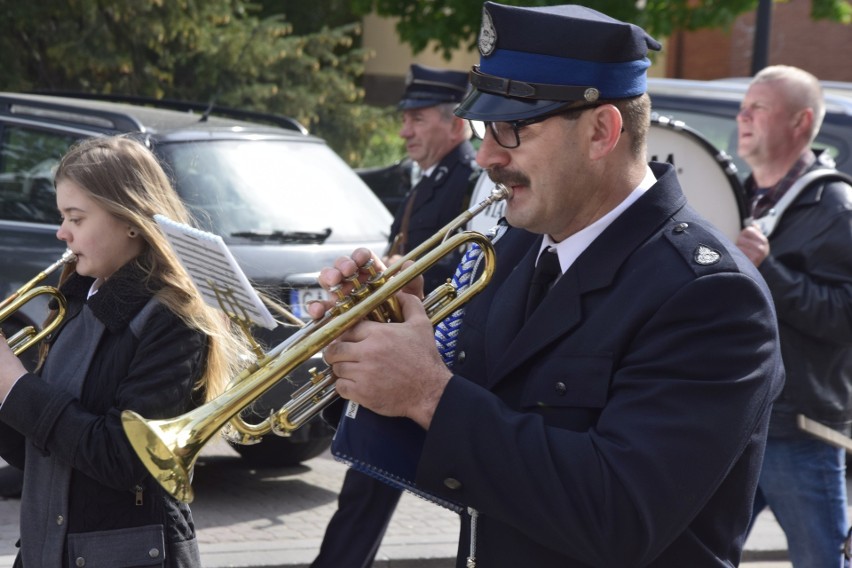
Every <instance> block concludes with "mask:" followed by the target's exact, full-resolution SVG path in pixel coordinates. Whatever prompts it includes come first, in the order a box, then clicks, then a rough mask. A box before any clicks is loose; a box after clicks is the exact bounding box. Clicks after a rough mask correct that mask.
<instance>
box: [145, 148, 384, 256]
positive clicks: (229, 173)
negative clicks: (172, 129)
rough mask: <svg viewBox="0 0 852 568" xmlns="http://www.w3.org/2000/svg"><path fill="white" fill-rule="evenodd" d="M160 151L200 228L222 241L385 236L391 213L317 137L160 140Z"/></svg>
mask: <svg viewBox="0 0 852 568" xmlns="http://www.w3.org/2000/svg"><path fill="white" fill-rule="evenodd" d="M158 151H159V153H160V154H161V155H162V156H163V157H164V160H165V162H167V163H168V164H169V165H170V166H171V168H172V169H173V177H174V180H175V184H176V187H177V190H178V192H179V193H180V194H181V197H182V198H183V200H184V201H185V202H186V203H187V204H188V205H189V206H190V209H191V211H192V213H193V215H195V217H196V219H197V221H198V222H199V224H200V225H201V226H202V228H204V229H206V230H208V231H211V232H213V233H216V234H218V235H221V236H222V237H223V238H224V239H225V240H226V241H228V240H231V241H233V240H234V239H250V240H252V241H268V242H271V243H289V242H301V243H319V242H329V243H331V242H347V241H364V240H365V239H376V240H383V239H386V238H387V232H388V230H389V228H390V221H391V219H390V214H389V213H387V211H386V209H385V208H384V207H383V206H382V205H381V203H380V202H379V200H378V198H377V197H376V196H375V195H374V194H373V193H372V192H371V191H370V190H369V188H368V187H367V186H366V185H365V184H364V183H363V182H362V181H361V179H360V178H359V177H358V176H357V174H355V173H354V172H353V171H352V170H351V169H350V168H349V167H348V166H347V165H346V164H345V163H344V162H343V160H342V159H341V158H340V157H339V156H338V155H337V154H335V153H334V152H333V151H332V150H331V149H330V148H329V147H328V146H326V145H325V144H322V143H320V142H306V141H305V140H299V141H298V142H291V141H287V140H262V139H261V140H259V139H251V140H222V141H211V140H205V141H204V142H183V143H170V144H163V145H161V146H160V147H159V148H158Z"/></svg>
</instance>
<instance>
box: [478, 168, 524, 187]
mask: <svg viewBox="0 0 852 568" xmlns="http://www.w3.org/2000/svg"><path fill="white" fill-rule="evenodd" d="M488 177H490V178H491V181H493V182H494V183H502V184H503V185H506V186H513V185H526V186H529V185H530V178H529V177H527V176H526V175H524V174H522V173H521V172H514V171H510V170H505V169H503V168H492V169H490V170H488Z"/></svg>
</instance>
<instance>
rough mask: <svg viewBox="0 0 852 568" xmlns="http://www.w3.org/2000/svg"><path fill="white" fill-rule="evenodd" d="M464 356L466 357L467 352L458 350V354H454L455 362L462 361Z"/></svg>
mask: <svg viewBox="0 0 852 568" xmlns="http://www.w3.org/2000/svg"><path fill="white" fill-rule="evenodd" d="M465 357H467V353H465V352H464V351H459V354H458V355H457V356H456V363H464V360H465Z"/></svg>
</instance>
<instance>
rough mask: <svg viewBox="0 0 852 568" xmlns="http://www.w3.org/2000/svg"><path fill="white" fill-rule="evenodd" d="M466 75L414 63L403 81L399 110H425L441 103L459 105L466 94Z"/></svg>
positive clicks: (460, 72) (462, 72)
mask: <svg viewBox="0 0 852 568" xmlns="http://www.w3.org/2000/svg"><path fill="white" fill-rule="evenodd" d="M467 81H468V77H467V73H465V72H464V71H454V70H451V69H437V68H433V67H426V66H425V65H419V64H417V63H414V64H413V65H411V67H410V69H409V71H408V77H407V78H406V80H405V91H404V92H403V94H402V99H401V100H400V101H399V105H398V106H399V109H400V110H406V109H415V108H425V107H430V106H435V105H439V104H442V103H459V102H461V100H462V99H463V98H464V96H465V94H467V87H468V82H467Z"/></svg>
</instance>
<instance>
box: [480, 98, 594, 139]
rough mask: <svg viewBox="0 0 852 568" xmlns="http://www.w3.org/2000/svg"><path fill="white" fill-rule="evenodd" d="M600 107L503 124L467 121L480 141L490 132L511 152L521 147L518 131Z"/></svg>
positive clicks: (581, 108) (590, 106)
mask: <svg viewBox="0 0 852 568" xmlns="http://www.w3.org/2000/svg"><path fill="white" fill-rule="evenodd" d="M599 106H601V105H599V104H595V105H588V106H583V107H577V108H571V109H567V110H563V111H561V112H555V113H553V114H545V115H543V116H536V117H533V118H525V119H522V120H509V121H504V122H491V121H482V120H468V122H470V128H471V130H473V135H474V136H476V137H477V138H479V139H480V140H485V133H486V131H487V130H489V129H490V130H491V135H492V136H494V140H495V141H496V142H497V143H498V144H499V145H500V146H502V147H504V148H506V149H509V150H511V149H512V148H517V147H518V146H520V145H521V137H520V135H519V134H518V131H519V130H520V129H521V128H523V127H525V126H529V125H531V124H536V123H538V122H544V121H545V120H547V119H548V118H553V117H554V116H559V115H568V114H574V115H576V116H579V115H580V113H582V112H583V111H586V110H589V109H591V108H597V107H599Z"/></svg>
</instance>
